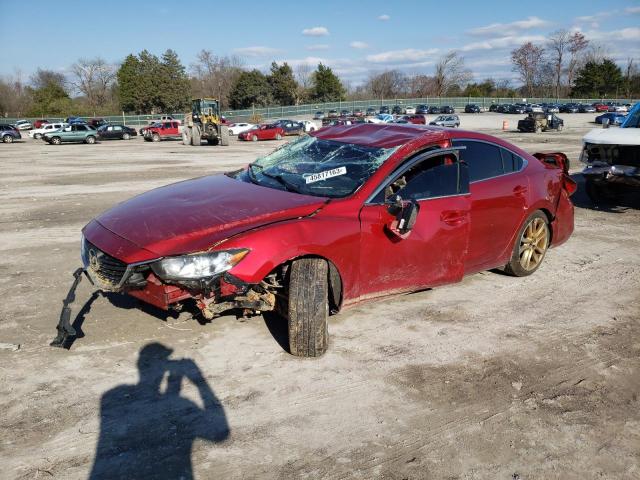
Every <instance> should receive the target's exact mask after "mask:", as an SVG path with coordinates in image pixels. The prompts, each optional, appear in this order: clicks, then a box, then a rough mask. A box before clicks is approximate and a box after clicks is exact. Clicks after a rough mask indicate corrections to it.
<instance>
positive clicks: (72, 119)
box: [64, 117, 87, 125]
mask: <svg viewBox="0 0 640 480" xmlns="http://www.w3.org/2000/svg"><path fill="white" fill-rule="evenodd" d="M64 123H68V124H69V125H74V124H79V125H87V121H86V120H84V119H83V118H80V117H67V118H65V119H64Z"/></svg>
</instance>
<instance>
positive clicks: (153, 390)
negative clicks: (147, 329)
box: [89, 343, 229, 480]
mask: <svg viewBox="0 0 640 480" xmlns="http://www.w3.org/2000/svg"><path fill="white" fill-rule="evenodd" d="M171 353H172V350H171V349H169V348H167V347H166V346H164V345H162V344H160V343H150V344H148V345H145V346H144V347H143V348H142V349H141V350H140V354H139V357H138V370H139V373H140V380H139V382H138V383H137V384H134V385H128V384H123V385H119V386H117V387H115V388H113V389H111V390H109V391H108V392H106V393H105V394H104V395H102V399H101V402H100V437H99V439H98V446H97V449H96V455H95V460H94V464H93V467H92V469H91V473H90V475H89V478H90V479H92V480H95V479H134V478H171V479H185V480H186V479H191V478H193V465H192V461H191V450H192V447H193V443H194V441H195V440H196V439H198V438H200V439H203V440H207V441H209V442H222V441H224V440H225V439H226V438H227V437H228V436H229V425H228V423H227V419H226V415H225V413H224V408H223V407H222V405H221V404H220V402H219V401H218V399H217V398H216V396H215V394H214V393H213V391H212V390H211V387H210V386H209V384H208V383H207V381H206V380H205V378H204V376H203V375H202V372H201V371H200V369H199V368H198V366H197V365H196V364H195V362H194V361H193V360H190V359H180V360H172V359H170V358H169V356H170V355H171ZM184 381H188V382H191V383H192V384H193V385H194V386H195V387H196V388H197V390H198V392H199V396H200V400H201V403H202V405H203V407H202V408H201V407H200V406H199V405H197V404H196V403H195V402H193V401H191V400H189V399H187V398H185V397H183V396H182V395H181V389H182V385H183V382H184ZM165 385H166V386H165ZM163 386H164V388H163Z"/></svg>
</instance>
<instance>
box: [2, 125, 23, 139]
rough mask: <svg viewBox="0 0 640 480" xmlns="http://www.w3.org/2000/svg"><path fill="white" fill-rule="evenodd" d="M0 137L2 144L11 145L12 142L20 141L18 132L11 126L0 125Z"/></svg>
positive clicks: (20, 136)
mask: <svg viewBox="0 0 640 480" xmlns="http://www.w3.org/2000/svg"><path fill="white" fill-rule="evenodd" d="M0 137H1V138H2V142H3V143H13V141H14V140H20V139H21V138H22V135H20V130H18V129H17V128H16V127H14V126H13V125H6V124H4V125H0Z"/></svg>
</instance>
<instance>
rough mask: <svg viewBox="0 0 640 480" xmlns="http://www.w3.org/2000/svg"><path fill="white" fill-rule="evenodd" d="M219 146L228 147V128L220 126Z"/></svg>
mask: <svg viewBox="0 0 640 480" xmlns="http://www.w3.org/2000/svg"><path fill="white" fill-rule="evenodd" d="M220 145H222V146H223V147H228V146H229V127H227V126H226V125H220Z"/></svg>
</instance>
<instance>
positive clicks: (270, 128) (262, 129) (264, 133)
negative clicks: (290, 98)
mask: <svg viewBox="0 0 640 480" xmlns="http://www.w3.org/2000/svg"><path fill="white" fill-rule="evenodd" d="M285 135H286V132H285V131H284V129H283V128H282V127H281V126H280V125H276V124H268V125H258V126H257V127H256V128H254V129H252V130H247V131H246V132H243V133H241V134H240V135H238V138H239V139H240V140H246V141H252V142H257V141H258V140H282V139H283V138H284V137H285Z"/></svg>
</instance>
